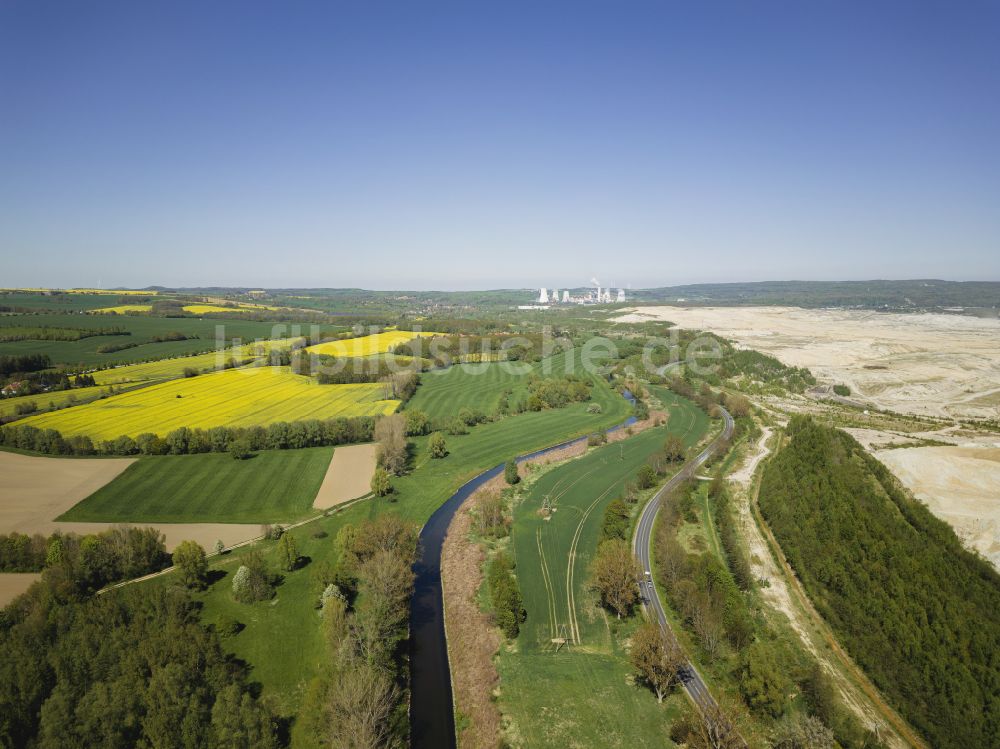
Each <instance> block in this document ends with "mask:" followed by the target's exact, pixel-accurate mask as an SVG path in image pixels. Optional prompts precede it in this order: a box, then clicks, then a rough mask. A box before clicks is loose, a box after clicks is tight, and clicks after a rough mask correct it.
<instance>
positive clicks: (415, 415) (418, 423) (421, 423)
mask: <svg viewBox="0 0 1000 749" xmlns="http://www.w3.org/2000/svg"><path fill="white" fill-rule="evenodd" d="M403 417H404V418H405V419H406V434H407V435H408V436H411V437H415V436H419V435H421V434H427V432H429V431H430V425H431V420H430V419H429V418H428V417H427V414H425V413H424V412H423V411H417V410H416V409H413V408H408V409H406V411H404V412H403Z"/></svg>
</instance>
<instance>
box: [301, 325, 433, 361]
mask: <svg viewBox="0 0 1000 749" xmlns="http://www.w3.org/2000/svg"><path fill="white" fill-rule="evenodd" d="M434 335H437V333H426V332H425V333H414V332H413V331H410V330H387V331H385V332H384V333H373V334H372V335H366V336H361V337H360V338H346V339H344V340H342V341H327V342H326V343H318V344H316V345H315V346H310V347H309V348H307V349H306V350H307V351H310V352H312V353H316V354H328V355H329V356H371V355H372V354H384V353H385V352H386V351H388V350H389V349H391V348H392V347H393V346H398V345H399V344H400V343H406V342H407V341H410V340H413V339H414V338H416V337H417V336H420V337H421V338H427V337H429V336H434Z"/></svg>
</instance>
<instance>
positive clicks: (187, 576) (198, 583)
mask: <svg viewBox="0 0 1000 749" xmlns="http://www.w3.org/2000/svg"><path fill="white" fill-rule="evenodd" d="M173 560H174V564H175V565H176V566H177V568H178V570H179V571H180V573H181V580H182V581H183V583H184V585H186V586H187V587H189V588H203V587H205V576H206V574H207V573H208V563H207V562H206V561H205V550H204V549H203V548H201V544H199V543H198V542H197V541H181V542H180V543H179V544H177V548H175V549H174V553H173Z"/></svg>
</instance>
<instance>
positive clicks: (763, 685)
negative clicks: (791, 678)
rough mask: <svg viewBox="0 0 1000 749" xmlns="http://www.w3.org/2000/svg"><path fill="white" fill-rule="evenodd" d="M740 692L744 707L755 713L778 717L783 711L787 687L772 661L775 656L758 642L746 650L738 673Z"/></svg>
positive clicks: (776, 665)
mask: <svg viewBox="0 0 1000 749" xmlns="http://www.w3.org/2000/svg"><path fill="white" fill-rule="evenodd" d="M740 690H741V691H742V692H743V697H744V698H745V699H746V701H747V705H749V706H750V709H751V710H754V711H755V712H763V713H767V714H768V715H770V716H771V717H773V718H777V717H778V716H780V715H781V714H782V713H783V712H784V710H785V694H786V692H787V691H788V684H787V682H786V680H785V678H784V677H783V676H782V674H781V671H780V669H779V668H778V664H777V663H776V662H775V660H774V654H773V653H772V652H771V651H770V649H769V648H767V646H765V645H764V644H763V643H761V642H756V643H754V644H753V645H751V646H750V647H749V648H748V649H747V653H746V657H745V658H744V662H743V668H742V670H741V673H740Z"/></svg>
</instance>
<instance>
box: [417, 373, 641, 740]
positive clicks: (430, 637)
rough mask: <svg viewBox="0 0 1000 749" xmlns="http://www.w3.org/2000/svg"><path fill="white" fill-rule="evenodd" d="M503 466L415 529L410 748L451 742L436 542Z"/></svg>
mask: <svg viewBox="0 0 1000 749" xmlns="http://www.w3.org/2000/svg"><path fill="white" fill-rule="evenodd" d="M623 396H624V397H625V399H626V400H628V401H629V402H631V403H635V398H634V397H633V395H632V394H631V393H630V392H628V391H627V390H626V391H625V392H624V393H623ZM633 423H635V419H634V418H632V417H629V419H628V420H626V421H624V422H622V423H621V424H619V425H618V426H616V427H613V428H612V429H609V430H608V431H614V430H615V429H621V428H623V427H626V426H628V425H629V424H633ZM586 440H587V437H586V436H584V437H577V438H576V439H572V440H567V441H565V442H560V443H559V444H558V445H552V446H551V447H546V448H544V449H542V450H537V451H535V452H533V453H527V454H526V455H520V456H518V457H517V458H516V460H517V462H518V463H520V462H523V461H525V460H530V459H531V458H536V457H538V456H541V455H545V454H546V453H550V452H552V451H554V450H560V449H562V448H564V447H567V446H569V445H575V444H578V443H580V442H585V441H586ZM502 471H503V464H502V463H501V464H500V465H497V466H494V467H493V468H491V469H489V470H488V471H484V472H483V473H480V474H479V475H478V476H476V477H474V478H472V479H470V480H469V481H467V482H466V483H465V484H463V485H462V486H461V487H460V488H459V489H458V491H456V492H455V493H454V494H452V495H451V497H449V498H448V501H447V502H445V503H444V504H443V505H441V506H440V507H439V508H438V509H437V510H436V511H435V512H434V514H433V515H431V517H430V519H429V520H428V521H427V523H426V524H425V525H424V527H423V528H422V529H421V531H420V555H419V557H418V558H417V562H416V564H415V565H414V567H413V571H414V573H415V575H416V579H415V581H414V588H413V598H412V600H411V601H410V689H411V693H410V746H411V747H413V748H414V749H452V747H454V746H455V745H456V744H455V713H454V703H453V700H452V693H451V670H450V668H449V666H448V640H447V637H446V635H445V629H444V600H443V598H442V592H441V547H442V545H443V544H444V538H445V536H446V535H447V533H448V526H449V525H451V520H452V518H453V517H454V516H455V512H456V511H457V510H458V508H459V507H461V505H462V503H463V502H465V500H466V499H468V498H469V497H470V496H471V495H472V494H473V493H474V492H475V491H476V490H477V489H478V488H479V487H481V486H482V485H483V484H485V483H486V482H487V481H489V480H490V479H492V478H494V477H495V476H499V475H500V473H501V472H502Z"/></svg>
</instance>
